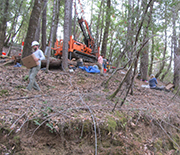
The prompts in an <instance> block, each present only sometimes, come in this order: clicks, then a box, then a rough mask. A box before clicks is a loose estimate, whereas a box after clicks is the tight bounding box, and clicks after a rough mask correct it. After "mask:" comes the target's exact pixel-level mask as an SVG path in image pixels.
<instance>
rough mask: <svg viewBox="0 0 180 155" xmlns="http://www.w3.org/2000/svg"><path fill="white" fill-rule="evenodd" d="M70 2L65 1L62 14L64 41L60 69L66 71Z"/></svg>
mask: <svg viewBox="0 0 180 155" xmlns="http://www.w3.org/2000/svg"><path fill="white" fill-rule="evenodd" d="M71 4H72V3H71V1H69V0H66V1H65V12H64V41H63V52H62V56H63V60H62V68H63V70H65V71H66V70H67V69H68V41H69V34H70V32H69V26H70V25H69V24H70V23H69V22H70V20H71V19H70V18H71V15H70V13H71V10H70V8H71Z"/></svg>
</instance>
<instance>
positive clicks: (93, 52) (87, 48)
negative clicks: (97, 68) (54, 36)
mask: <svg viewBox="0 0 180 155" xmlns="http://www.w3.org/2000/svg"><path fill="white" fill-rule="evenodd" d="M79 2H80V1H79ZM78 23H79V26H80V28H81V31H82V33H83V36H84V44H83V43H81V42H78V41H76V40H74V39H73V38H72V36H70V39H69V43H68V44H69V48H68V58H69V59H70V60H71V59H72V58H75V59H79V58H82V59H83V61H86V62H97V60H98V56H99V47H97V46H96V45H95V41H94V38H93V37H92V34H91V31H90V28H89V26H88V23H87V21H86V20H84V19H83V17H82V16H81V18H78ZM84 24H85V25H84ZM85 27H86V28H85ZM52 49H53V50H55V54H54V55H55V56H56V57H59V58H61V56H62V50H63V39H61V40H59V41H58V40H56V42H55V45H54V48H52Z"/></svg>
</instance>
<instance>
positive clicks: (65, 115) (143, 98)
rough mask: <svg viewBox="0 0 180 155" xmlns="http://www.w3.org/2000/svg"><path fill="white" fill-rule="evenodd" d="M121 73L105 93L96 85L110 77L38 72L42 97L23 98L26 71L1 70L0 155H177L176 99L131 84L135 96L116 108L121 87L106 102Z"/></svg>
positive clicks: (138, 83)
mask: <svg viewBox="0 0 180 155" xmlns="http://www.w3.org/2000/svg"><path fill="white" fill-rule="evenodd" d="M124 72H125V71H118V73H117V74H116V75H115V76H114V77H113V78H112V79H111V81H110V82H109V85H108V88H104V87H103V86H102V85H101V84H102V82H103V81H104V80H106V79H108V77H109V76H110V75H111V74H110V73H107V74H106V75H107V76H100V75H99V74H89V73H87V72H85V71H82V70H80V69H76V70H75V72H74V73H68V72H67V73H65V72H63V71H61V70H50V71H49V72H48V73H45V72H44V71H43V70H41V71H39V73H38V75H37V82H38V84H39V86H40V88H41V92H38V91H36V90H33V91H31V92H28V91H26V89H25V88H26V86H27V85H28V76H27V75H28V69H26V68H25V67H14V66H13V65H11V66H2V67H1V68H0V105H1V109H0V152H1V154H3V155H5V154H6V155H7V154H15V155H16V154H17V155H20V154H23V155H24V154H27V155H36V154H37V155H41V154H42V155H51V154H56V155H61V154H62V155H79V154H82V155H91V154H95V152H96V151H97V154H99V155H104V154H107V155H118V154H124V155H131V154H132V155H134V154H137V155H138V154H139V155H145V154H147V155H155V154H156V155H161V154H162V155H164V154H169V155H170V154H172V155H174V154H179V151H178V150H179V149H180V147H179V146H180V110H179V106H180V103H179V101H180V100H179V97H178V96H175V97H174V98H173V99H172V97H173V96H174V93H173V92H165V91H159V90H151V89H149V88H142V87H141V85H145V84H147V83H145V82H143V81H139V80H138V79H136V80H135V85H134V94H133V95H130V94H129V95H128V97H127V100H126V101H125V103H124V105H123V106H122V107H121V106H120V104H121V100H122V99H123V97H124V95H125V93H126V85H125V84H124V85H123V88H122V89H121V90H120V92H119V93H118V94H117V96H116V97H115V98H114V99H113V100H108V99H107V97H108V96H109V95H111V94H112V93H113V92H114V91H115V90H116V89H117V87H118V85H119V84H120V82H121V80H122V78H123V77H124ZM160 84H162V83H160ZM116 101H119V103H118V104H117V107H116V109H115V111H114V112H112V109H113V107H114V105H115V103H116ZM95 133H96V134H95ZM96 138H97V144H96ZM96 148H97V149H96Z"/></svg>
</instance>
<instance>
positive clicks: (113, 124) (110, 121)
mask: <svg viewBox="0 0 180 155" xmlns="http://www.w3.org/2000/svg"><path fill="white" fill-rule="evenodd" d="M107 119H108V120H107V125H108V126H107V129H108V131H109V132H113V131H115V129H116V127H117V123H116V120H115V119H114V118H112V117H107Z"/></svg>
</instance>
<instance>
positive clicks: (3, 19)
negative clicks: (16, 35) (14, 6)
mask: <svg viewBox="0 0 180 155" xmlns="http://www.w3.org/2000/svg"><path fill="white" fill-rule="evenodd" d="M8 8H9V0H3V1H2V2H1V6H0V55H2V50H3V45H4V40H5V37H6V36H5V35H6V28H7V18H8Z"/></svg>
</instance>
